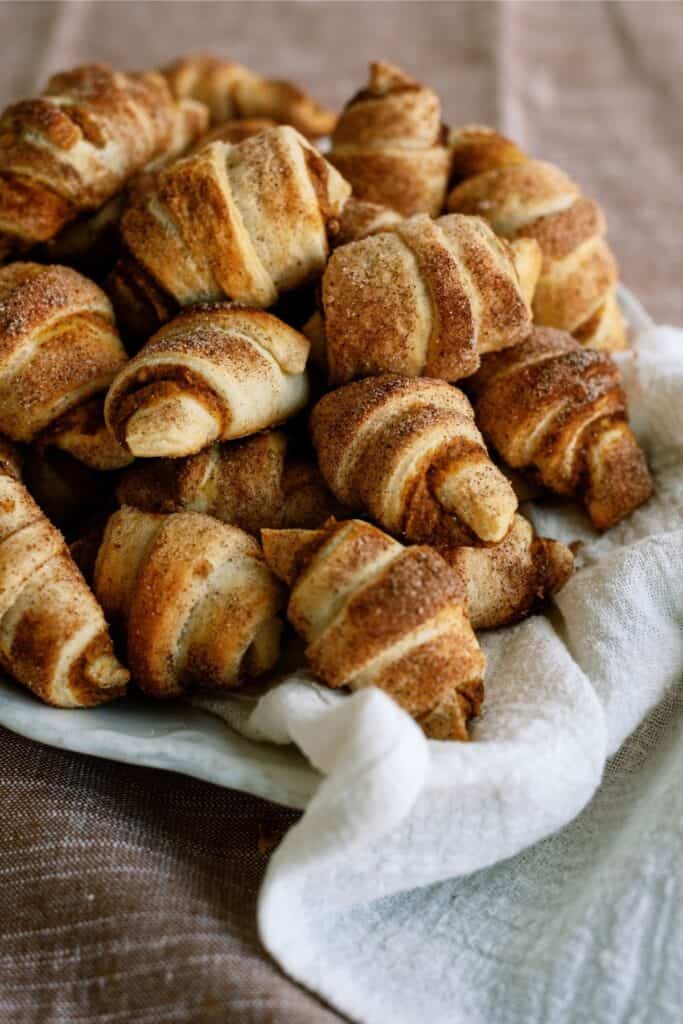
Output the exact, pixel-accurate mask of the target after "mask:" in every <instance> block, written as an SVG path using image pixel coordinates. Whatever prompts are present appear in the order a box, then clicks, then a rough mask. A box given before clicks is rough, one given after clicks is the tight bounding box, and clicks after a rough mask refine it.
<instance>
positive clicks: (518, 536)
mask: <svg viewBox="0 0 683 1024" xmlns="http://www.w3.org/2000/svg"><path fill="white" fill-rule="evenodd" d="M442 527H445V529H443V528H442V530H441V531H437V532H435V533H434V534H432V538H431V543H432V545H433V546H434V547H435V548H436V550H437V551H438V552H439V554H440V555H442V557H443V558H444V559H445V560H446V561H447V562H448V564H449V565H451V566H452V567H453V568H454V569H457V570H458V571H459V572H461V573H462V574H463V575H464V577H465V579H466V580H467V612H468V615H469V618H470V622H471V623H472V627H473V628H474V629H495V628H497V627H499V626H507V625H509V624H510V623H512V622H518V621H519V620H520V619H523V618H525V617H526V616H527V615H528V614H529V613H530V612H532V611H534V610H535V609H536V608H538V607H540V606H541V605H543V604H544V603H545V602H546V601H547V600H548V598H550V597H551V596H552V595H553V594H556V593H557V592H558V591H559V590H561V589H562V587H563V586H564V584H565V583H566V582H567V580H568V579H569V578H570V576H571V575H572V573H573V571H574V556H573V554H572V552H571V550H570V549H569V548H568V547H567V546H566V545H565V544H562V543H560V541H557V540H550V539H548V538H546V537H538V536H537V535H536V533H535V532H534V528H533V526H532V525H531V523H530V522H529V520H528V519H525V518H524V516H521V515H519V513H516V514H515V515H514V517H513V519H512V525H511V527H510V529H509V530H508V532H507V534H506V535H505V537H503V539H502V540H501V541H500V543H498V544H489V545H471V544H462V543H461V542H459V540H458V538H457V537H453V535H452V531H451V530H450V529H449V528H448V524H447V523H442Z"/></svg>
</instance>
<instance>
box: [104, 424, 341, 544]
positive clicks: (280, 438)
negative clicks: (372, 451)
mask: <svg viewBox="0 0 683 1024" xmlns="http://www.w3.org/2000/svg"><path fill="white" fill-rule="evenodd" d="M117 497H118V500H119V502H120V503H121V504H122V505H132V506H134V507H135V508H140V509H143V511H145V512H181V511H195V512H205V513H207V514H208V515H212V516H215V517H216V519H220V520H221V521H222V522H224V523H232V524H233V525H235V526H239V527H241V528H242V529H243V530H246V531H247V533H252V534H258V532H259V530H261V529H262V528H263V527H293V526H300V527H314V526H320V525H322V523H324V522H325V520H326V519H328V518H329V517H330V516H331V515H338V514H339V513H340V512H341V506H340V505H339V503H338V502H337V501H335V499H334V497H333V496H332V494H331V493H330V491H328V489H327V487H326V486H325V483H324V481H323V479H322V476H321V475H320V472H319V470H318V468H317V467H316V466H315V465H314V464H313V463H311V462H306V461H304V460H301V459H295V458H292V457H291V456H290V455H289V453H288V452H287V438H286V437H285V435H284V434H283V433H282V431H280V430H268V431H265V432H264V433H262V434H256V435H255V436H254V437H249V438H247V439H246V440H245V441H235V442H232V443H228V444H213V445H210V446H209V447H208V448H205V449H204V450H203V451H201V452H199V453H198V454H197V455H189V456H187V458H184V459H140V460H138V462H136V463H135V464H134V465H133V466H131V467H130V469H129V470H127V472H126V473H125V475H124V476H123V479H122V480H121V482H120V483H119V486H118V490H117Z"/></svg>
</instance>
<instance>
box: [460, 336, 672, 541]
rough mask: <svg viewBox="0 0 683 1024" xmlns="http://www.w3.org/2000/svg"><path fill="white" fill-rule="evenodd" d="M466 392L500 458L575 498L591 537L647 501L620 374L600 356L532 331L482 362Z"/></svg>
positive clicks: (647, 481) (647, 484)
mask: <svg viewBox="0 0 683 1024" xmlns="http://www.w3.org/2000/svg"><path fill="white" fill-rule="evenodd" d="M470 385H471V390H472V393H473V395H474V408H475V413H476V417H477V423H478V424H479V426H480V428H481V431H482V433H483V434H484V436H485V437H486V438H487V440H488V441H489V442H490V443H491V444H492V445H493V446H494V448H496V449H497V451H498V452H499V453H500V455H501V456H502V458H503V459H505V461H506V462H507V463H508V464H509V465H510V466H511V467H512V468H513V469H515V468H519V469H523V468H533V469H534V470H535V472H536V473H537V474H538V476H539V478H540V480H541V481H542V483H543V484H544V485H545V486H546V487H547V488H549V489H550V490H552V491H555V492H556V493H557V494H563V495H567V496H569V497H578V498H579V499H580V500H581V501H582V502H583V504H584V505H585V507H586V510H587V512H588V514H589V516H590V518H591V521H592V522H593V525H594V526H595V527H597V528H598V529H600V530H605V529H607V528H608V527H610V526H613V525H614V524H615V523H618V522H619V521H620V520H621V519H623V518H624V517H625V516H628V515H630V513H631V512H633V510H634V509H636V508H638V506H639V505H642V504H643V502H644V501H647V499H648V498H649V497H650V495H651V494H652V491H653V485H652V479H651V477H650V474H649V471H648V468H647V463H646V461H645V456H644V455H643V452H642V451H641V450H640V448H639V446H638V442H637V441H636V439H635V437H634V436H633V433H632V432H631V429H630V427H629V425H628V410H627V405H626V397H625V395H624V392H623V390H622V387H621V382H620V377H619V370H618V369H617V366H616V364H615V363H614V361H613V360H612V359H611V358H610V357H609V356H608V355H607V354H606V353H603V352H596V351H594V350H591V349H587V348H584V347H583V346H582V345H580V344H579V342H577V341H576V340H575V339H574V338H572V336H571V335H570V334H567V333H565V332H563V331H555V330H552V328H541V327H537V328H535V329H534V332H533V334H532V336H531V337H530V338H529V339H528V340H527V341H525V342H524V343H523V344H521V345H517V346H515V347H514V348H511V349H506V350H505V351H504V352H494V353H491V354H490V355H488V356H486V357H485V359H484V361H483V363H482V367H481V370H480V371H479V373H478V374H477V375H476V376H475V377H474V378H472V380H471V381H470Z"/></svg>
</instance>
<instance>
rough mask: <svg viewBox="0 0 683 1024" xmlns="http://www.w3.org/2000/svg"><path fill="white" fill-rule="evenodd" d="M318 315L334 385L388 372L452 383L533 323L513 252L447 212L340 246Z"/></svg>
mask: <svg viewBox="0 0 683 1024" xmlns="http://www.w3.org/2000/svg"><path fill="white" fill-rule="evenodd" d="M322 316H323V324H322V326H323V327H324V335H325V339H326V340H325V343H324V347H325V349H326V361H327V369H328V375H329V380H330V383H331V384H332V385H336V384H344V383H346V382H347V381H350V380H353V379H355V378H358V377H369V376H375V375H378V374H384V373H392V374H403V375H407V376H412V377H416V376H425V377H438V378H442V379H444V380H449V381H457V380H460V379H461V378H463V377H467V376H469V375H470V374H472V373H474V372H475V371H476V370H477V368H478V366H479V363H480V359H481V355H482V354H483V353H484V352H491V351H494V350H496V349H499V348H505V347H507V346H509V345H516V344H518V343H519V342H520V341H523V340H524V338H526V337H528V335H529V333H530V331H531V326H532V325H531V310H530V308H529V305H528V302H527V300H526V298H525V295H524V292H523V289H522V285H521V283H520V279H519V276H518V272H517V268H516V265H515V258H514V253H513V251H512V250H511V249H510V248H509V247H508V245H507V243H506V242H502V241H501V240H500V239H498V238H497V237H496V236H495V235H494V233H493V231H491V229H490V228H489V227H488V225H487V224H486V223H485V222H484V221H483V220H481V219H480V218H478V217H463V216H461V215H453V214H451V215H450V216H447V217H440V218H439V219H438V220H436V221H433V220H430V218H429V217H427V216H424V215H420V216H417V217H411V218H410V219H409V220H404V221H401V222H400V223H398V224H396V225H394V226H393V227H392V228H391V229H389V230H384V231H382V232H381V233H380V234H376V235H372V236H371V237H369V238H364V239H362V240H361V241H358V242H352V243H351V244H349V245H344V246H342V247H341V248H339V249H336V250H335V251H334V252H333V254H332V256H331V258H330V261H329V263H328V265H327V269H326V270H325V274H324V277H323V284H322ZM307 331H308V329H307ZM317 347H318V348H319V347H320V345H319V344H318V346H317Z"/></svg>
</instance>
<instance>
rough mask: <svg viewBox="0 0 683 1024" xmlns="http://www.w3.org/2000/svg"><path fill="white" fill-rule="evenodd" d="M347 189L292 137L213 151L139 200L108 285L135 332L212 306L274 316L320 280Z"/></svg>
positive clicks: (266, 134) (170, 173)
mask: <svg viewBox="0 0 683 1024" xmlns="http://www.w3.org/2000/svg"><path fill="white" fill-rule="evenodd" d="M349 191H350V189H349V186H348V185H347V183H346V182H345V181H344V180H343V178H341V177H340V175H339V174H338V173H337V171H335V170H334V168H333V167H332V166H331V165H330V164H328V163H327V161H326V160H324V159H323V157H322V156H320V154H319V153H318V152H317V150H315V149H314V148H313V147H312V146H311V145H310V143H308V142H307V141H306V140H305V139H304V138H303V137H302V136H301V135H299V134H298V132H296V131H295V130H294V129H293V128H289V127H278V128H272V129H270V130H268V131H263V132H259V133H258V134H257V135H254V136H252V137H251V138H247V139H245V140H244V141H243V142H240V143H239V144H237V145H232V144H230V143H227V142H222V141H214V142H212V143H210V144H208V145H206V146H201V147H199V149H198V150H197V151H196V152H195V153H194V154H192V155H190V156H188V157H184V158H183V159H180V160H177V161H175V163H173V164H171V165H170V166H169V167H167V168H165V169H163V170H162V171H160V172H159V174H158V175H157V176H156V177H155V179H154V181H153V182H152V183H151V184H150V187H149V188H145V189H143V190H137V191H136V192H135V194H134V196H133V197H132V199H131V205H130V207H129V208H128V209H127V210H126V212H125V214H124V215H123V218H122V221H121V238H122V243H123V246H124V249H125V250H126V255H124V256H123V257H122V258H121V260H119V262H118V263H117V264H116V266H115V268H114V270H113V272H112V274H111V275H110V279H109V282H108V288H109V291H110V294H111V295H112V298H113V301H114V305H115V308H116V310H117V313H118V314H119V315H120V316H121V317H122V318H123V322H124V323H125V324H126V325H127V324H129V323H131V324H132V326H133V328H135V329H136V330H141V329H143V328H145V329H146V328H147V327H148V325H149V324H154V323H156V325H157V326H158V324H159V323H162V322H164V320H167V319H168V318H169V317H170V316H171V315H173V312H174V310H175V308H177V307H178V306H188V305H192V304H194V303H197V302H205V301H215V300H217V299H226V298H229V299H234V300H235V301H238V302H243V303H246V304H247V305H252V306H259V307H263V308H265V307H267V306H272V305H273V304H274V302H275V301H276V299H277V298H278V296H279V295H280V293H281V292H283V291H288V290H290V289H293V288H296V287H298V286H299V285H302V284H304V283H306V282H307V281H311V280H315V279H316V278H317V277H318V276H319V275H320V274H321V273H322V271H323V268H324V266H325V262H326V260H327V256H328V251H329V243H328V238H327V229H328V225H329V224H330V223H331V222H332V221H334V223H335V224H336V220H335V218H336V217H337V216H338V214H339V213H340V212H341V208H342V206H343V204H344V202H345V200H346V198H347V197H348V194H349Z"/></svg>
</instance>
